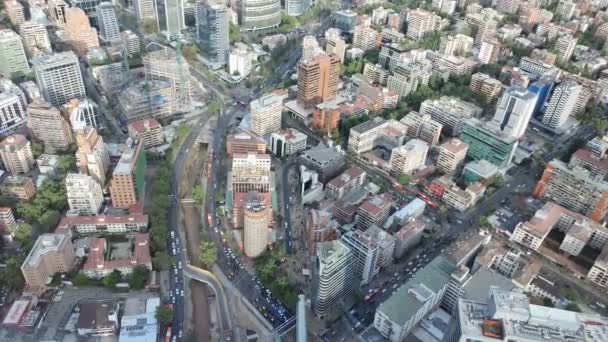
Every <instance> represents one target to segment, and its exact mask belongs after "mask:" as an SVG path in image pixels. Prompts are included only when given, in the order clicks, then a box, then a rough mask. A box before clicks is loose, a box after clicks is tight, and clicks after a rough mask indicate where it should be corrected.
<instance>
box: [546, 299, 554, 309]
mask: <svg viewBox="0 0 608 342" xmlns="http://www.w3.org/2000/svg"><path fill="white" fill-rule="evenodd" d="M543 305H544V306H547V307H550V308H552V307H554V306H555V305H554V304H553V301H552V300H551V299H549V298H547V297H544V298H543Z"/></svg>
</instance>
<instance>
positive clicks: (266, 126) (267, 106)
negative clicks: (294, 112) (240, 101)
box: [250, 94, 283, 137]
mask: <svg viewBox="0 0 608 342" xmlns="http://www.w3.org/2000/svg"><path fill="white" fill-rule="evenodd" d="M250 106H251V131H252V132H253V133H254V134H256V135H258V136H260V137H261V136H264V135H266V134H270V133H273V132H277V131H279V130H280V129H281V111H282V109H283V101H282V100H281V98H280V97H278V96H276V95H274V94H268V95H264V96H262V97H260V98H259V99H256V100H254V101H251V103H250Z"/></svg>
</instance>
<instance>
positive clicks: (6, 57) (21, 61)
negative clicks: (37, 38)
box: [0, 29, 30, 79]
mask: <svg viewBox="0 0 608 342" xmlns="http://www.w3.org/2000/svg"><path fill="white" fill-rule="evenodd" d="M0 46H2V49H0V75H1V76H3V77H5V78H9V79H10V78H11V77H12V76H13V74H15V73H16V74H19V73H22V74H23V75H27V74H28V73H29V72H30V66H29V64H28V63H27V56H26V55H25V49H24V48H23V43H22V42H21V38H20V37H19V35H18V34H17V33H15V32H13V31H12V30H9V29H3V30H0Z"/></svg>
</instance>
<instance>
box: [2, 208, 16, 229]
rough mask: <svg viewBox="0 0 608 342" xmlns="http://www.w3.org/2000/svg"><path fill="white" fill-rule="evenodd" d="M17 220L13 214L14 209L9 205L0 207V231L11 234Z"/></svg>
mask: <svg viewBox="0 0 608 342" xmlns="http://www.w3.org/2000/svg"><path fill="white" fill-rule="evenodd" d="M16 226H17V222H16V221H15V216H14V215H13V210H12V209H11V208H9V207H0V232H1V233H2V234H11V233H12V232H13V230H14V229H15V228H16Z"/></svg>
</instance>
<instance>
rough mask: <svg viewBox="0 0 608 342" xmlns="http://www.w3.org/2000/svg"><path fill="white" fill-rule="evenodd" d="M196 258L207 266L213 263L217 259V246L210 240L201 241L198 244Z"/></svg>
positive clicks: (209, 266)
mask: <svg viewBox="0 0 608 342" xmlns="http://www.w3.org/2000/svg"><path fill="white" fill-rule="evenodd" d="M198 251H199V255H198V260H199V261H200V262H201V263H202V264H203V266H205V267H207V268H211V265H213V264H215V261H216V260H217V248H216V247H215V245H214V244H213V242H211V241H202V242H201V244H200V246H199V249H198Z"/></svg>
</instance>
